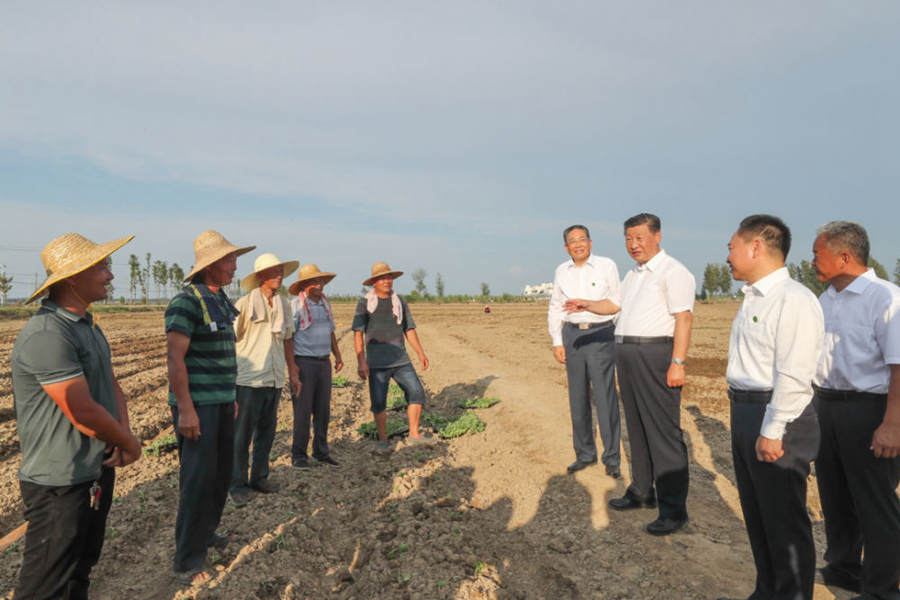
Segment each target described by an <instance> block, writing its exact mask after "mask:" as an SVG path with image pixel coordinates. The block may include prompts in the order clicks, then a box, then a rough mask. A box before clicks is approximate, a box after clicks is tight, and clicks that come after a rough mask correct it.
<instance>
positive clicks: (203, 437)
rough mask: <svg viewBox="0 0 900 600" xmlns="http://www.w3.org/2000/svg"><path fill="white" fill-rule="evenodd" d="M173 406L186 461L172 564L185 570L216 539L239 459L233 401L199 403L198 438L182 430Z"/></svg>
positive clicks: (198, 564) (199, 563)
mask: <svg viewBox="0 0 900 600" xmlns="http://www.w3.org/2000/svg"><path fill="white" fill-rule="evenodd" d="M170 408H171V409H172V422H173V423H174V424H175V431H176V434H177V438H178V460H179V462H180V463H181V472H180V474H179V478H178V483H179V488H180V489H179V497H178V516H177V517H176V519H175V560H174V563H173V569H174V570H175V571H177V572H179V573H182V572H186V571H192V570H194V569H199V568H201V567H203V563H204V561H206V551H207V549H208V548H209V547H210V546H212V545H213V544H214V543H215V542H216V528H217V527H218V526H219V520H220V519H221V518H222V510H224V508H225V500H226V499H227V498H228V484H229V482H230V481H231V467H232V463H233V461H234V403H233V402H226V403H224V404H207V405H198V404H194V410H196V411H197V417H198V418H199V419H200V437H199V438H197V440H196V441H193V442H192V441H189V440H187V439H185V438H184V437H182V435H181V434H180V433H177V432H178V407H177V406H172V407H170Z"/></svg>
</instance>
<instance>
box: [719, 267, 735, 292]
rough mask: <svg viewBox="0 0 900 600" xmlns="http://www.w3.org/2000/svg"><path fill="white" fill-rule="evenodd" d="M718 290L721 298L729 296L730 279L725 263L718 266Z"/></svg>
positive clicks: (729, 272)
mask: <svg viewBox="0 0 900 600" xmlns="http://www.w3.org/2000/svg"><path fill="white" fill-rule="evenodd" d="M717 279H718V283H719V287H718V290H719V292H720V293H721V294H722V295H723V296H730V295H731V287H732V278H731V271H729V270H728V265H726V264H725V263H720V264H719V266H718V277H717Z"/></svg>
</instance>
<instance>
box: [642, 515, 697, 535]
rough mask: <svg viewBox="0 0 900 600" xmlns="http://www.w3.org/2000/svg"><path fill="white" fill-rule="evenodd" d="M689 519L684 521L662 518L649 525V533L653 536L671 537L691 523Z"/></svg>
mask: <svg viewBox="0 0 900 600" xmlns="http://www.w3.org/2000/svg"><path fill="white" fill-rule="evenodd" d="M690 521H691V520H690V519H688V518H687V517H685V518H683V519H670V518H668V517H660V518H658V519H657V520H655V521H653V522H652V523H650V524H649V525H647V531H649V532H650V533H652V534H653V535H671V534H673V533H675V532H676V531H678V530H679V529H681V528H682V527H684V526H685V525H687V524H688V523H690Z"/></svg>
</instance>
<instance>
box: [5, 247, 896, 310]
mask: <svg viewBox="0 0 900 600" xmlns="http://www.w3.org/2000/svg"><path fill="white" fill-rule="evenodd" d="M128 266H129V268H130V270H131V272H130V279H129V282H128V297H127V298H126V297H125V296H119V302H121V303H123V304H124V303H126V302H128V303H129V304H136V303H142V304H148V303H149V302H150V291H151V284H152V285H153V288H155V292H156V301H157V302H159V301H161V300H168V298H169V294H170V293H171V294H172V295H175V294H176V293H178V290H180V289H181V288H182V287H183V286H184V283H183V280H184V269H182V268H181V267H180V266H178V263H172V265H171V266H169V265H168V264H167V263H166V262H165V261H162V260H157V261H155V262H152V257H151V255H150V253H149V252H148V253H147V254H146V256H145V257H144V262H143V263H142V262H141V261H140V259H138V257H137V256H136V255H134V254H132V255H131V256H129V257H128ZM787 268H788V271H789V272H790V274H791V277H792V278H793V279H794V280H796V281H799V282H800V283H802V284H803V285H805V286H806V287H808V288H809V289H810V290H812V292H813V293H814V294H815V295H816V296H818V295H820V294H821V293H822V292H824V291H825V290H826V289H828V285H827V284H825V283H822V282H820V281H819V280H818V279H817V278H816V270H815V269H814V268H813V266H812V264H811V263H810V262H809V261H808V260H801V261H800V264H799V265H798V264H796V263H788V265H787ZM869 268H871V269H874V270H875V274H876V275H878V277H880V278H882V279H886V280H889V281H893V282H894V283H895V284H897V285H900V258H898V259H897V262H896V264H895V265H894V271H893V273H891V275H890V276H889V275H888V272H887V269H885V267H884V265H882V264H881V263H880V262H878V261H877V260H875V259H874V258H872V257H869ZM411 276H412V280H413V282H414V283H415V289H413V291H412V292H410V293H409V294H408V295H407V296H406V299H407V300H408V301H410V302H472V301H475V302H490V301H492V300H496V301H498V302H519V301H523V300H524V297H523V296H515V295H513V294H509V293H504V294H502V295H500V296H492V295H491V288H490V286H489V285H488V284H487V283H486V282H482V283H481V290H480V292H481V293H480V294H473V295H468V294H451V295H449V296H448V295H446V294H445V287H444V277H443V276H442V275H441V274H440V273H437V274H436V275H435V278H434V289H435V293H434V294H431V293H430V292H429V291H428V286H427V284H426V283H425V279H426V278H427V277H428V272H427V271H426V270H425V269H422V268H419V269H416V270H415V271H413V272H412V275H411ZM12 284H13V278H12V276H9V275H6V274H5V273H0V306H2V305H4V304H6V298H7V295H8V294H9V292H10V290H11V289H12ZM109 288H110V299H112V298H113V291H114V287H113V285H112V284H110V286H109ZM367 291H368V289H367V288H365V287H364V288H362V290H361V291H360V295H362V294H365V293H366V292H367ZM225 293H227V294H228V295H229V296H230V297H232V298H237V297H239V296H240V295H241V294H243V291H242V290H241V286H240V280H238V279H236V280H235V281H234V282H232V283H231V284H230V285H228V286H227V287H226V288H225ZM281 293H282V294H283V295H287V288H285V287H282V289H281ZM733 295H734V282H733V281H732V279H731V272H730V271H729V269H728V265H726V264H725V263H707V265H706V268H705V269H704V270H703V285H702V287H701V288H700V293H699V294H698V295H697V297H698V299H700V300H707V299H709V298H730V297H732V296H733ZM328 297H329V298H330V299H332V300H334V301H338V302H340V301H347V302H350V301H356V299H358V298H359V296H358V295H353V294H348V295H346V296H343V295H331V294H329V295H328Z"/></svg>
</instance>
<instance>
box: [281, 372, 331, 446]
mask: <svg viewBox="0 0 900 600" xmlns="http://www.w3.org/2000/svg"><path fill="white" fill-rule="evenodd" d="M294 363H295V364H296V365H297V368H298V369H299V370H300V383H301V384H303V385H302V386H301V388H300V395H299V396H294V397H292V398H291V400H292V402H293V404H294V442H293V443H292V444H291V458H292V459H293V460H299V461H304V460H307V454H306V451H307V448H309V420H310V417H312V429H313V452H312V455H313V458H324V457H326V456H328V421H329V420H330V419H331V360H315V359H311V358H303V357H301V356H295V357H294Z"/></svg>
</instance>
